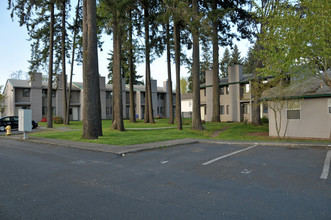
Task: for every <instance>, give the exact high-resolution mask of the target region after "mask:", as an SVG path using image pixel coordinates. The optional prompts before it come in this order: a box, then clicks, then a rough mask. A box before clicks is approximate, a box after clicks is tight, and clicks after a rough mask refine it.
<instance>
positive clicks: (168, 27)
mask: <svg viewBox="0 0 331 220" xmlns="http://www.w3.org/2000/svg"><path fill="white" fill-rule="evenodd" d="M167 68H168V96H169V124H173V123H174V110H173V106H174V104H173V99H172V97H173V96H172V80H171V58H170V24H169V20H168V23H167ZM176 106H177V105H176Z"/></svg>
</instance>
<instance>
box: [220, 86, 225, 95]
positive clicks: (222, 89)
mask: <svg viewBox="0 0 331 220" xmlns="http://www.w3.org/2000/svg"><path fill="white" fill-rule="evenodd" d="M220 95H224V87H223V86H222V87H221V88H220Z"/></svg>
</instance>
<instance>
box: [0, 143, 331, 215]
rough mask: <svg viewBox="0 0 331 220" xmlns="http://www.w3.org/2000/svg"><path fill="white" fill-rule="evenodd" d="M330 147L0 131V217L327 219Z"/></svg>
mask: <svg viewBox="0 0 331 220" xmlns="http://www.w3.org/2000/svg"><path fill="white" fill-rule="evenodd" d="M329 152H330V151H328V150H326V149H314V148H295V147H291V148H288V147H278V146H275V147H271V146H256V145H254V144H252V145H246V146H242V145H240V146H239V145H230V144H190V145H184V146H178V147H170V148H163V149H158V150H151V151H146V152H139V153H132V154H127V155H125V156H124V157H121V156H118V155H115V154H110V153H102V152H94V151H87V150H80V149H73V148H68V147H61V146H54V145H47V144H37V143H30V142H21V141H17V140H10V139H1V142H0V167H1V169H0V176H1V179H0V188H1V189H2V193H1V195H0V218H1V219H13V218H14V219H16V218H18V219H22V218H23V219H24V218H25V219H49V218H51V219H63V218H65V219H77V218H80V219H110V218H111V219H330V216H331V206H330V204H331V180H330V177H329V176H328V175H326V178H325V174H324V176H323V175H322V174H323V173H326V171H325V170H327V171H328V168H326V167H328V166H327V161H328V160H327V158H328V156H327V155H329V154H330V153H329ZM327 174H328V172H327ZM322 177H323V178H322Z"/></svg>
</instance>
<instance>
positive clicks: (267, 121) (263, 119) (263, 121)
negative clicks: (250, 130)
mask: <svg viewBox="0 0 331 220" xmlns="http://www.w3.org/2000/svg"><path fill="white" fill-rule="evenodd" d="M261 122H262V123H263V124H267V123H269V119H268V118H267V117H265V116H264V117H262V118H261Z"/></svg>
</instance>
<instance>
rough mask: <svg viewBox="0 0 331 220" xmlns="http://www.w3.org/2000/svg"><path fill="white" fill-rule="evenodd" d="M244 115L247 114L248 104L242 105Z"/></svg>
mask: <svg viewBox="0 0 331 220" xmlns="http://www.w3.org/2000/svg"><path fill="white" fill-rule="evenodd" d="M244 114H249V104H248V103H245V104H244Z"/></svg>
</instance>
